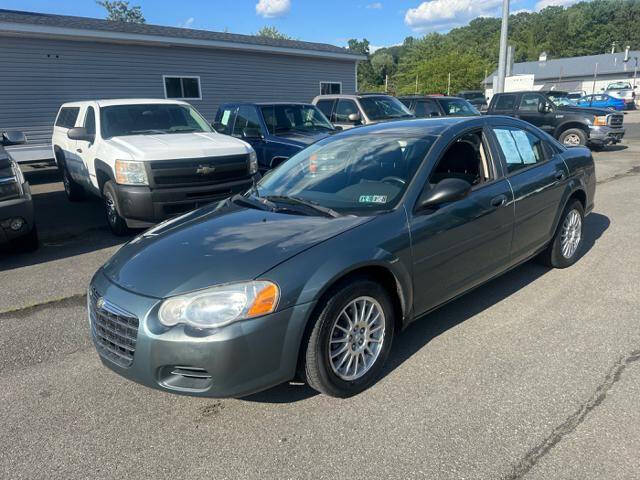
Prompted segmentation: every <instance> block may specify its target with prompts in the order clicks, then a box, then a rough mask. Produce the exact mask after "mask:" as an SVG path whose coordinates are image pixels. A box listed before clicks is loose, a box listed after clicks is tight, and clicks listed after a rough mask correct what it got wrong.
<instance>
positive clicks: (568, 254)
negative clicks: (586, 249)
mask: <svg viewBox="0 0 640 480" xmlns="http://www.w3.org/2000/svg"><path fill="white" fill-rule="evenodd" d="M583 224H584V208H583V207H582V203H580V202H579V201H578V200H573V201H571V202H570V203H569V204H568V205H567V206H566V208H565V209H564V212H563V213H562V217H560V223H559V224H558V228H557V230H556V233H555V235H554V236H553V239H552V240H551V242H550V243H549V245H548V246H547V248H546V250H544V251H543V252H542V253H541V254H540V257H539V259H540V261H541V262H542V263H544V264H545V265H547V266H548V267H552V268H567V267H570V266H571V265H573V264H574V263H576V261H577V260H578V256H579V252H580V247H581V246H582V240H583V235H582V228H583Z"/></svg>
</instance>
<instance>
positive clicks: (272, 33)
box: [256, 27, 291, 40]
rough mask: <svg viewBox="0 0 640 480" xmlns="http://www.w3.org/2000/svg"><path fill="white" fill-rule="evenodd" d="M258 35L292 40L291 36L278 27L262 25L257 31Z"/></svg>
mask: <svg viewBox="0 0 640 480" xmlns="http://www.w3.org/2000/svg"><path fill="white" fill-rule="evenodd" d="M256 35H257V36H258V37H267V38H276V39H278V40H291V37H290V36H288V35H285V34H284V33H282V32H280V31H279V30H278V29H277V28H276V27H262V28H261V29H260V30H258V33H256Z"/></svg>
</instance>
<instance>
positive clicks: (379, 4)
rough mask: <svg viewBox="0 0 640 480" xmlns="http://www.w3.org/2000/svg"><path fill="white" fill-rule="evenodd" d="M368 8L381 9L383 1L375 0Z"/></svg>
mask: <svg viewBox="0 0 640 480" xmlns="http://www.w3.org/2000/svg"><path fill="white" fill-rule="evenodd" d="M367 8H369V9H372V10H380V9H381V8H382V2H373V3H370V4H369V5H367Z"/></svg>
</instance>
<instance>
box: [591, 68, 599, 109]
mask: <svg viewBox="0 0 640 480" xmlns="http://www.w3.org/2000/svg"><path fill="white" fill-rule="evenodd" d="M597 79H598V64H597V63H596V68H595V70H594V71H593V88H592V89H591V101H590V102H589V106H591V104H592V103H593V95H595V94H596V80H597Z"/></svg>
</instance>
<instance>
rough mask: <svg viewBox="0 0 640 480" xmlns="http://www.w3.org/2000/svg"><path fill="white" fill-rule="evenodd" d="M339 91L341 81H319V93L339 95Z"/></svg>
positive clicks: (340, 89)
mask: <svg viewBox="0 0 640 480" xmlns="http://www.w3.org/2000/svg"><path fill="white" fill-rule="evenodd" d="M341 93H342V83H340V82H320V95H340V94H341Z"/></svg>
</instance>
